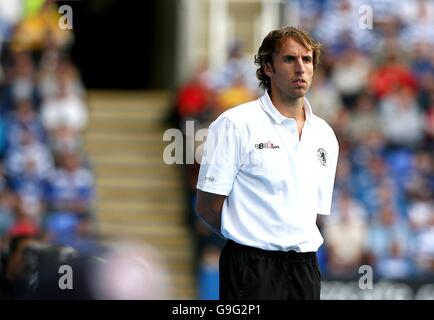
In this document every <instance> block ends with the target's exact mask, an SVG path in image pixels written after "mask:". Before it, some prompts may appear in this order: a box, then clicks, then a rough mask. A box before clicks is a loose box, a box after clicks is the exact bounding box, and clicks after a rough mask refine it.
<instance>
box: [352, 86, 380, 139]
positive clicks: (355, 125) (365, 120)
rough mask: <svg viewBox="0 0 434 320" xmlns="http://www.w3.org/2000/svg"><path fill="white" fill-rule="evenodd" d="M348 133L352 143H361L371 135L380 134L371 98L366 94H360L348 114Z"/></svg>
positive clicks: (376, 111) (378, 120)
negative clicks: (352, 109) (353, 107)
mask: <svg viewBox="0 0 434 320" xmlns="http://www.w3.org/2000/svg"><path fill="white" fill-rule="evenodd" d="M350 118H351V120H350V121H349V132H350V135H351V140H353V141H354V143H356V144H359V143H363V141H365V140H366V137H368V136H370V135H372V134H373V133H376V134H381V131H380V128H381V125H380V119H379V112H378V110H377V106H376V105H375V102H374V99H373V97H372V96H371V95H370V94H369V93H368V92H361V93H360V95H359V96H358V98H357V100H356V104H355V109H354V111H353V112H351V114H350Z"/></svg>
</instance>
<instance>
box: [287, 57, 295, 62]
mask: <svg viewBox="0 0 434 320" xmlns="http://www.w3.org/2000/svg"><path fill="white" fill-rule="evenodd" d="M285 60H286V61H287V62H292V61H294V57H286V59H285Z"/></svg>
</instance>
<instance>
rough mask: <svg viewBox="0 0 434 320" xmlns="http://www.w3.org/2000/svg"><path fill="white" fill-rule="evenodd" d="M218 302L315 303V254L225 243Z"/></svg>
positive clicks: (318, 281) (317, 279) (318, 280)
mask: <svg viewBox="0 0 434 320" xmlns="http://www.w3.org/2000/svg"><path fill="white" fill-rule="evenodd" d="M219 267H220V270H219V273H220V300H244V299H247V300H255V299H259V300H266V299H273V300H303V299H310V300H313V299H315V300H319V299H320V291H321V274H320V271H319V268H318V259H317V256H316V253H315V252H306V253H304V252H303V253H297V252H295V251H289V252H283V251H267V250H262V249H258V248H252V247H248V246H244V245H240V244H238V243H235V242H234V241H232V240H228V241H227V242H226V245H225V247H224V248H223V250H222V252H221V255H220V266H219Z"/></svg>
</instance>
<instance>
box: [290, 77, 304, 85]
mask: <svg viewBox="0 0 434 320" xmlns="http://www.w3.org/2000/svg"><path fill="white" fill-rule="evenodd" d="M292 83H293V84H295V85H296V86H305V85H306V81H305V80H304V79H302V78H297V79H294V80H292Z"/></svg>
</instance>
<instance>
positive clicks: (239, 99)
mask: <svg viewBox="0 0 434 320" xmlns="http://www.w3.org/2000/svg"><path fill="white" fill-rule="evenodd" d="M257 98H258V96H257V95H256V93H255V91H252V90H250V89H249V87H247V86H246V85H245V83H244V81H243V78H242V76H241V75H240V76H238V77H235V79H234V80H233V83H232V84H231V85H230V86H227V87H226V88H223V89H222V90H220V91H219V93H218V98H217V99H218V106H217V108H218V109H219V112H218V113H219V114H220V113H222V112H224V111H226V110H228V109H230V108H232V107H233V106H238V105H240V104H242V103H245V102H248V101H250V100H255V99H257Z"/></svg>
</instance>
